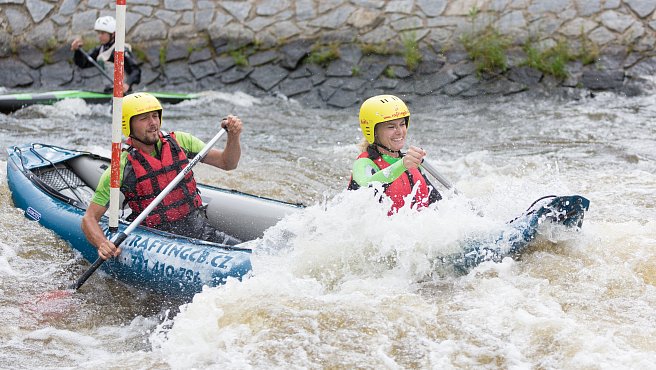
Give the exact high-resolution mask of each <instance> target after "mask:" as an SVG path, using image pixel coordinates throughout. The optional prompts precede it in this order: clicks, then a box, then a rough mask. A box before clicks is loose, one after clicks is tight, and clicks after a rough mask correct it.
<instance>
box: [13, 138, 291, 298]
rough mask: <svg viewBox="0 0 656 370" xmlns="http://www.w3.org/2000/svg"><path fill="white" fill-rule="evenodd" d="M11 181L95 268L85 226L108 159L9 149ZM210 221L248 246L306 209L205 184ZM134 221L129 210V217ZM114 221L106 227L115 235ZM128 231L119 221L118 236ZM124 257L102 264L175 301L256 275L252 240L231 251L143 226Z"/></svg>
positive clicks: (36, 215) (18, 196)
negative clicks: (90, 203)
mask: <svg viewBox="0 0 656 370" xmlns="http://www.w3.org/2000/svg"><path fill="white" fill-rule="evenodd" d="M7 151H8V155H9V157H8V160H7V181H8V183H9V189H10V190H11V193H12V198H13V200H14V204H15V205H16V207H18V208H21V209H23V210H24V211H25V216H26V217H27V218H28V219H30V220H34V221H38V222H39V223H41V224H42V225H43V226H45V227H46V228H48V229H51V230H53V231H54V232H56V233H57V234H58V235H59V236H60V237H61V238H62V239H64V240H66V241H68V242H69V243H70V244H71V246H72V247H73V248H74V249H75V250H77V251H78V252H80V253H81V254H82V256H83V257H84V258H85V259H86V260H87V261H90V262H93V261H95V260H96V259H97V258H98V253H97V250H96V248H95V247H93V246H92V245H91V244H90V243H89V242H88V241H87V239H86V237H85V235H84V233H83V232H82V230H81V227H80V223H81V221H82V216H83V215H84V212H85V209H86V207H87V205H88V203H89V201H90V199H91V197H92V196H93V193H94V191H95V188H96V186H97V184H98V181H99V179H100V175H101V174H102V173H103V172H104V171H105V169H106V168H108V166H109V165H110V160H109V159H107V158H103V157H100V156H97V155H94V154H91V153H87V152H81V151H77V150H69V149H65V148H60V147H56V146H52V145H44V144H28V145H23V146H13V147H10V148H8V149H7ZM198 186H199V189H200V191H201V196H202V198H203V203H204V204H206V205H207V209H206V211H207V215H208V218H209V219H210V220H212V222H213V223H214V224H215V226H216V227H218V228H219V230H222V231H224V232H226V233H227V234H229V235H233V236H235V237H237V238H239V239H241V240H245V241H249V240H253V239H256V238H258V237H260V236H262V235H263V233H264V230H266V229H267V228H269V227H271V226H273V225H275V224H276V223H277V222H278V221H279V220H280V219H282V218H283V217H284V216H285V215H288V214H291V213H293V212H296V211H298V210H300V209H302V208H303V207H302V206H301V205H297V204H291V203H286V202H281V201H277V200H273V199H269V198H264V197H259V196H255V195H250V194H246V193H241V192H238V191H234V190H228V189H222V188H217V187H212V186H207V185H202V184H199V185H198ZM123 214H124V216H126V217H127V215H129V209H128V210H127V211H123ZM108 221H109V218H108V217H106V216H105V217H103V219H102V220H101V228H103V230H105V233H106V234H107V235H109V227H108ZM128 225H129V223H128V222H127V221H124V220H121V221H120V225H119V230H120V231H123V230H125V228H126V227H127V226H128ZM121 248H122V250H123V251H122V253H121V255H120V256H119V257H117V258H113V259H110V260H108V261H106V262H105V263H104V264H103V265H102V269H103V270H104V271H105V272H106V273H108V274H109V275H111V276H113V277H115V278H117V279H119V280H121V281H123V282H125V283H127V284H130V285H133V286H137V287H141V288H145V289H148V290H151V291H154V292H159V293H164V294H167V295H170V296H178V297H183V298H184V297H190V296H193V294H194V293H197V292H199V291H201V290H202V287H203V286H204V285H208V286H216V285H220V284H223V283H224V282H225V281H226V279H228V278H230V277H233V278H238V279H241V278H242V277H243V276H245V275H246V274H248V273H249V272H250V270H251V262H250V255H251V249H250V248H249V247H248V242H245V243H243V244H239V245H236V246H227V245H222V244H217V243H211V242H206V241H202V240H198V239H192V238H187V237H182V236H179V235H175V234H171V233H167V232H163V231H159V230H156V229H152V228H148V227H145V226H139V227H137V228H136V229H135V230H134V231H133V232H132V233H130V234H129V235H128V237H127V239H126V240H125V241H124V242H123V243H122V244H121Z"/></svg>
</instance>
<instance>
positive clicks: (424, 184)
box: [349, 150, 442, 215]
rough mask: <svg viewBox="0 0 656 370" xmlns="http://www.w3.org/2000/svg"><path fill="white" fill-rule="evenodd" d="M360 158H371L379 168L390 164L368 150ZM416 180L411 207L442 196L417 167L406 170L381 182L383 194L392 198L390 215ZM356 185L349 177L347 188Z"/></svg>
mask: <svg viewBox="0 0 656 370" xmlns="http://www.w3.org/2000/svg"><path fill="white" fill-rule="evenodd" d="M374 154H375V155H374ZM372 157H374V158H372ZM360 158H370V159H372V161H373V162H374V163H375V164H376V166H378V168H379V169H380V170H383V169H385V168H387V167H389V166H390V164H389V163H387V162H386V161H385V160H384V159H383V157H382V156H381V155H378V153H371V152H370V151H369V150H368V151H366V152H363V153H361V154H360V155H359V156H358V159H360ZM416 181H420V183H419V186H418V188H417V192H416V193H415V196H414V198H413V200H412V206H413V207H415V206H416V207H417V209H421V208H423V207H427V206H428V205H429V204H431V203H434V202H436V201H438V200H440V199H442V196H441V195H440V193H439V192H438V191H437V189H435V187H433V186H432V184H431V183H430V181H428V179H427V178H426V176H425V175H424V174H423V173H422V172H421V171H419V169H418V168H413V169H410V170H406V171H405V172H403V173H402V174H401V176H399V177H398V178H397V179H396V180H394V181H392V182H391V183H388V184H383V188H384V189H385V195H387V196H388V197H389V198H390V199H391V200H392V208H391V209H390V211H389V214H390V215H392V214H394V213H396V212H397V211H398V210H399V209H400V208H401V207H403V206H404V205H405V200H404V197H407V196H408V194H410V193H411V192H412V188H413V187H414V185H415V182H416ZM358 187H359V186H357V184H355V181H353V178H351V183H350V184H349V189H357V188H358Z"/></svg>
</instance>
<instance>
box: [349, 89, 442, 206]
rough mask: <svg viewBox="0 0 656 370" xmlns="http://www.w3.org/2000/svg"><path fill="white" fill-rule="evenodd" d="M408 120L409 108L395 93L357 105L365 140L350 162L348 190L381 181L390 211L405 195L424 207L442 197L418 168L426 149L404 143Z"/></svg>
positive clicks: (399, 203)
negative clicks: (350, 173)
mask: <svg viewBox="0 0 656 370" xmlns="http://www.w3.org/2000/svg"><path fill="white" fill-rule="evenodd" d="M409 124H410V111H409V110H408V107H407V106H406V105H405V103H404V102H403V101H402V100H401V99H399V98H398V97H396V96H394V95H378V96H374V97H371V98H369V99H367V100H366V101H365V102H364V103H362V106H361V107H360V128H361V129H362V134H363V135H364V140H363V141H362V143H361V144H360V149H361V152H362V153H361V154H360V155H359V156H358V159H357V160H356V161H355V163H353V174H352V177H351V181H350V183H349V187H348V188H349V190H356V189H359V188H360V187H364V186H371V185H373V184H376V183H378V184H382V186H383V189H384V192H385V195H387V196H388V197H389V198H390V199H391V200H392V208H391V209H390V211H389V214H390V215H392V214H394V213H396V212H397V211H398V210H399V209H400V208H401V207H403V206H404V205H405V200H406V197H407V196H408V195H410V194H413V197H412V203H411V206H412V207H415V208H417V209H419V208H422V207H426V206H428V205H429V204H431V203H434V202H437V201H438V200H440V199H442V196H441V195H440V193H439V192H438V191H437V189H435V187H434V186H433V185H432V184H431V183H430V181H429V180H428V178H427V177H426V175H424V173H423V171H422V170H421V169H420V164H421V162H422V161H423V159H424V157H425V156H426V151H425V150H423V149H421V148H418V147H415V146H410V148H408V151H407V152H406V153H403V152H401V149H403V147H404V146H405V140H406V135H407V133H408V127H409Z"/></svg>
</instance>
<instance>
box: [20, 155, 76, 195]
mask: <svg viewBox="0 0 656 370" xmlns="http://www.w3.org/2000/svg"><path fill="white" fill-rule="evenodd" d="M34 145H41V146H44V147H52V148H56V147H53V146H50V145H45V144H32V147H31V148H30V151H31V152H32V153H34V155H35V156H37V157H38V158H39V159H40V160H42V161H44V162H47V163H48V164H49V165H50V166H51V167H52V168H53V169H54V171H55V173H56V174H57V176H59V178H60V179H61V180H62V181H63V182H64V184H66V186H67V187H68V188H69V189H70V190H71V193H73V195H75V197H76V198H77V200H79V201H80V203H81V204H84V203H85V202H84V200H82V198H81V197H80V194H79V193H78V190H77V186H76V185H75V184H71V183H70V182H69V181H68V180H67V179H66V177H65V176H64V175H62V173H61V171H60V169H59V168H58V167H57V166H56V165H55V164H54V163H52V161H51V160H49V159H47V158H45V157H44V156H42V155H41V154H40V153H39V152H38V151H37V150H36V148H35V147H34ZM21 164H23V170H26V169H25V164H24V163H23V158H22V154H21ZM30 172H32V171H30ZM39 180H40V182H41V183H42V184H45V183H44V182H43V181H42V180H41V179H39ZM45 185H47V184H45ZM47 186H49V185H47ZM49 187H50V186H49ZM56 190H58V189H56ZM57 192H58V193H59V191H57Z"/></svg>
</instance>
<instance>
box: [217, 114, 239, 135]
mask: <svg viewBox="0 0 656 370" xmlns="http://www.w3.org/2000/svg"><path fill="white" fill-rule="evenodd" d="M221 127H223V128H224V129H225V130H226V131H228V136H233V137H238V136H239V135H240V134H241V129H242V123H241V119H239V117H237V116H233V115H232V114H230V115H228V117H226V118H224V119H222V120H221Z"/></svg>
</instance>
